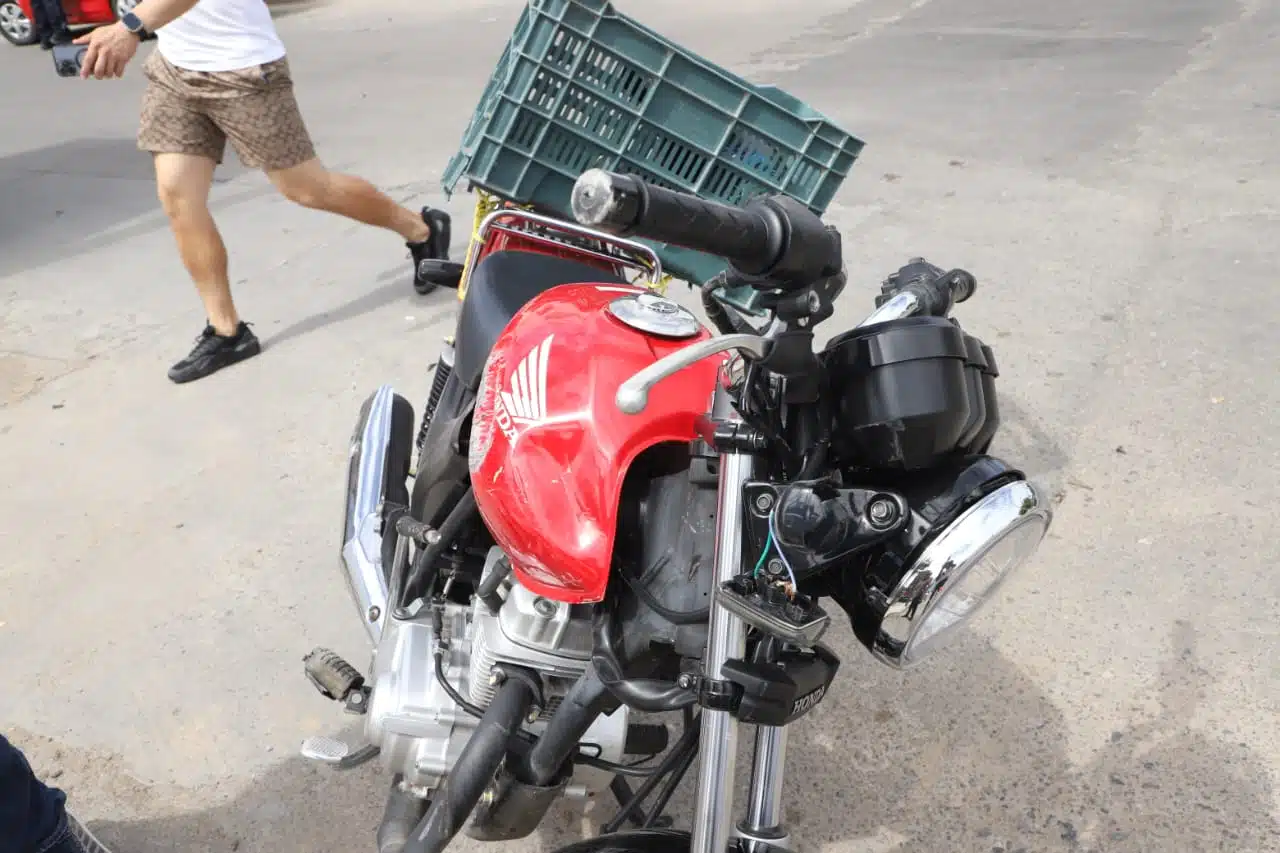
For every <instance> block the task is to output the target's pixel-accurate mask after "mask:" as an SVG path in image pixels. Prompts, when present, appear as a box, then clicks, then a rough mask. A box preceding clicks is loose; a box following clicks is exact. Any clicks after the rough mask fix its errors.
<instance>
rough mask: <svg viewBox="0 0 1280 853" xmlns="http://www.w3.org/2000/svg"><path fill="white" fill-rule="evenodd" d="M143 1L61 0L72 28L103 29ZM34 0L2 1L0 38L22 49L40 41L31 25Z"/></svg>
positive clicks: (0, 6)
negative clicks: (90, 27)
mask: <svg viewBox="0 0 1280 853" xmlns="http://www.w3.org/2000/svg"><path fill="white" fill-rule="evenodd" d="M139 2H141V0H62V10H63V12H65V13H66V16H67V23H68V24H70V25H71V26H73V27H85V26H100V25H102V24H110V23H113V22H115V21H118V20H119V19H120V17H121V16H122V15H124V14H126V13H128V12H131V11H133V8H134V7H135V6H137V5H138V3H139ZM34 20H35V16H34V15H33V14H32V12H31V0H0V36H4V38H5V40H6V41H7V42H9V43H10V44H14V45H18V46H19V47H22V46H24V45H28V44H35V43H36V42H37V41H39V37H38V36H37V35H36V32H35V27H34V26H33V25H32V23H31V22H32V21H34Z"/></svg>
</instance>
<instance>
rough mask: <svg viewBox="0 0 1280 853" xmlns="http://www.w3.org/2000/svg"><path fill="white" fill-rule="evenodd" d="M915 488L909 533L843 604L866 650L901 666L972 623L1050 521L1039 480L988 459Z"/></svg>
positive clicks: (869, 568) (872, 562)
mask: <svg viewBox="0 0 1280 853" xmlns="http://www.w3.org/2000/svg"><path fill="white" fill-rule="evenodd" d="M940 486H941V488H939V487H940ZM913 491H914V492H915V494H913V495H909V497H908V500H909V502H910V504H911V506H912V514H913V519H912V524H911V527H910V529H909V530H908V532H907V533H904V534H903V536H902V537H900V538H899V539H898V540H896V541H894V542H892V543H890V544H889V545H888V546H887V547H886V548H885V549H884V550H883V552H881V553H880V554H879V555H878V556H875V557H873V558H872V559H871V560H870V563H869V565H868V566H867V567H866V569H865V572H864V573H863V575H862V578H861V583H859V584H857V586H858V587H860V589H859V590H858V592H857V594H856V595H855V596H854V599H855V600H854V601H844V602H841V603H842V604H844V605H845V607H846V610H848V611H849V614H850V616H851V617H852V620H853V626H854V631H855V633H856V634H857V635H858V638H859V639H860V640H862V642H863V644H864V645H866V646H867V648H868V649H870V650H871V652H872V654H873V655H875V657H876V658H878V659H879V660H880V661H882V662H884V663H886V664H888V665H890V666H892V667H895V668H899V669H903V668H906V667H909V666H912V665H914V664H916V663H919V662H920V661H921V660H923V659H924V658H925V657H928V656H929V655H930V654H931V653H932V652H934V651H936V650H937V649H938V648H939V647H941V646H942V645H943V644H945V643H946V642H947V641H948V640H949V639H950V638H951V637H952V636H953V635H954V633H955V631H956V629H957V628H959V627H960V626H961V625H963V624H964V623H966V622H968V621H969V620H970V619H971V618H972V617H973V616H974V614H975V613H977V612H978V610H979V609H980V608H981V607H982V605H983V604H985V603H986V602H987V601H988V600H990V599H991V597H992V596H993V595H994V594H995V592H996V590H997V589H998V588H999V586H1000V584H1001V583H1002V582H1003V581H1004V580H1005V579H1006V578H1007V577H1008V576H1009V574H1010V573H1011V572H1012V571H1013V570H1014V569H1015V568H1017V567H1018V566H1019V565H1021V564H1022V563H1024V562H1025V561H1026V560H1027V559H1028V558H1029V557H1030V556H1031V555H1032V554H1034V553H1035V551H1036V548H1037V547H1039V545H1040V541H1041V540H1042V539H1043V538H1044V536H1045V534H1046V533H1047V532H1048V530H1049V525H1050V523H1051V521H1052V518H1053V513H1052V510H1051V509H1050V508H1049V505H1048V502H1047V501H1046V500H1045V498H1044V496H1043V495H1042V494H1041V492H1040V491H1039V490H1038V489H1037V488H1036V487H1035V486H1034V485H1033V484H1031V483H1029V482H1027V481H1026V480H1025V479H1024V478H1023V476H1022V474H1021V473H1020V472H1017V471H1014V470H1012V469H1010V468H1008V467H1007V466H1005V465H1004V463H1003V462H1000V461H999V460H997V459H993V458H991V457H979V458H978V459H976V460H970V461H969V462H968V463H966V467H965V468H964V469H963V470H962V471H961V472H960V473H959V475H958V476H955V473H954V472H952V473H951V474H950V475H947V477H946V480H945V481H944V482H941V483H939V482H938V481H937V480H934V482H933V483H932V484H926V485H924V486H923V487H917V488H915V489H913ZM850 605H852V606H850Z"/></svg>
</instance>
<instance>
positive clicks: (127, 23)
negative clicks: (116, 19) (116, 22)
mask: <svg viewBox="0 0 1280 853" xmlns="http://www.w3.org/2000/svg"><path fill="white" fill-rule="evenodd" d="M120 23H122V24H124V28H125V29H126V30H128V31H129V32H131V33H133V34H134V35H135V36H137V37H138V41H146V40H147V36H149V35H151V34H150V33H148V32H147V28H146V26H145V25H143V23H142V19H141V18H139V17H138V16H137V15H135V14H133V13H132V12H125V13H124V14H123V15H121V16H120Z"/></svg>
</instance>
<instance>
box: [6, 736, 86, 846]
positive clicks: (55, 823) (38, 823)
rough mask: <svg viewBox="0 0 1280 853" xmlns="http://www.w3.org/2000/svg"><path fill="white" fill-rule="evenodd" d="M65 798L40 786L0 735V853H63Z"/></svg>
mask: <svg viewBox="0 0 1280 853" xmlns="http://www.w3.org/2000/svg"><path fill="white" fill-rule="evenodd" d="M66 801H67V796H66V794H64V793H62V792H61V791H59V790H58V789H57V788H50V787H47V786H46V785H44V784H43V783H41V781H40V780H39V779H37V778H36V776H35V773H33V772H32V770H31V765H30V764H28V763H27V759H26V757H25V756H24V755H23V754H22V753H21V752H19V751H18V748H17V747H16V746H14V745H13V744H11V743H9V741H7V740H5V738H4V735H0V853H63V851H73V850H76V849H77V848H76V847H75V846H74V844H75V842H73V841H72V840H71V839H70V838H69V836H68V835H67V813H66V809H65V803H66Z"/></svg>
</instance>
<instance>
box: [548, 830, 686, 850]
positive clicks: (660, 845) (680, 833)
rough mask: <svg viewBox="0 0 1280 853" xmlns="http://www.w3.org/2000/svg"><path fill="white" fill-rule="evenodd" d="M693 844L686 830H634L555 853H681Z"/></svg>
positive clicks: (579, 843) (575, 845) (604, 836)
mask: <svg viewBox="0 0 1280 853" xmlns="http://www.w3.org/2000/svg"><path fill="white" fill-rule="evenodd" d="M692 843H693V837H692V836H691V835H690V834H689V833H687V832H685V831H684V830H675V829H634V830H630V831H627V832H613V833H610V834H609V835H601V836H599V837H597V838H588V839H586V840H585V841H576V842H574V843H573V844H570V845H568V846H567V847H561V848H559V849H558V850H555V851H554V853H681V851H687V850H688V849H689V846H690V845H691V844H692Z"/></svg>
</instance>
